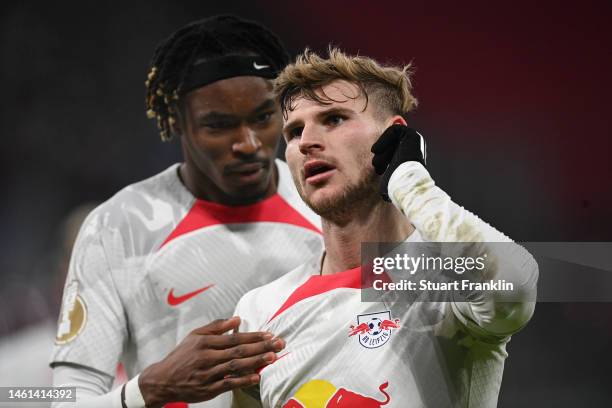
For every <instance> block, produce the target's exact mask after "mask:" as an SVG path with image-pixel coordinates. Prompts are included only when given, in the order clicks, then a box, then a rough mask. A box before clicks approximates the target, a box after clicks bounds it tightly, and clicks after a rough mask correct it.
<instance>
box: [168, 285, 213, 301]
mask: <svg viewBox="0 0 612 408" xmlns="http://www.w3.org/2000/svg"><path fill="white" fill-rule="evenodd" d="M213 286H215V285H214V284H212V285H208V286H204V287H203V288H200V289H198V290H194V291H193V292H189V293H185V294H184V295H181V296H174V288H172V289H170V292H168V304H169V305H170V306H178V305H180V304H181V303H183V302H186V301H188V300H189V299H191V298H192V297H194V296H197V295H199V294H200V293H202V292H204V291H205V290H207V289H210V288H212V287H213Z"/></svg>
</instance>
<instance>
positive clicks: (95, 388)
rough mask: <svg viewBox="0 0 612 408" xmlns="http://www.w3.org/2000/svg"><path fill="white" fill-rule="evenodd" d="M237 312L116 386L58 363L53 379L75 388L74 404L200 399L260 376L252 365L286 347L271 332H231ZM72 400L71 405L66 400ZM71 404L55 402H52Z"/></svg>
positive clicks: (88, 407) (111, 406)
mask: <svg viewBox="0 0 612 408" xmlns="http://www.w3.org/2000/svg"><path fill="white" fill-rule="evenodd" d="M239 325H240V319H239V318H231V319H227V320H217V321H214V322H212V323H210V324H208V325H206V326H202V327H200V328H198V329H196V330H194V331H193V332H191V333H190V334H189V335H188V336H187V337H186V338H185V339H184V340H183V342H181V344H179V345H178V346H177V348H176V349H174V350H173V351H172V352H171V353H170V354H169V355H168V356H167V357H166V358H164V359H163V360H161V361H160V362H158V363H155V364H152V365H151V366H149V367H147V368H146V369H144V370H143V372H142V373H141V374H139V375H138V376H136V377H134V378H132V379H131V380H130V381H128V382H127V384H125V385H124V386H123V387H121V388H120V389H115V390H113V391H110V392H108V390H109V389H110V385H111V383H112V380H113V378H112V377H110V376H108V375H107V374H104V373H101V372H99V371H97V370H94V369H91V368H89V367H84V366H79V365H73V364H70V365H68V364H60V365H56V366H55V368H54V376H53V378H54V385H55V386H57V387H60V386H61V387H76V388H77V403H76V407H77V408H103V407H106V408H115V407H116V408H122V407H124V405H123V404H125V406H127V407H128V408H136V407H138V408H143V407H145V406H146V407H147V408H152V407H161V406H163V405H165V404H167V403H169V402H177V401H183V402H201V401H207V400H210V399H213V398H215V397H216V396H218V395H219V394H222V393H224V392H227V391H231V390H233V389H236V388H241V387H247V386H250V385H253V384H257V383H258V382H259V375H258V374H256V370H257V369H259V368H261V367H263V366H265V365H266V364H269V363H270V362H271V361H273V360H274V358H275V354H274V353H275V352H278V351H280V350H281V349H282V348H283V347H284V343H283V342H282V340H280V341H279V340H277V339H273V338H272V335H271V334H270V333H265V332H254V333H234V334H225V333H227V332H229V331H231V330H235V329H237V328H238V326H239ZM66 404H70V405H66ZM68 406H71V407H74V405H72V403H63V404H62V403H58V404H56V405H54V408H64V407H66V408H67V407H68Z"/></svg>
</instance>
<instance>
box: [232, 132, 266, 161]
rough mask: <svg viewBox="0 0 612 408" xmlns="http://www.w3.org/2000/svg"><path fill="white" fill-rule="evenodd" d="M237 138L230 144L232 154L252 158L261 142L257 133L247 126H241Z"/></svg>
mask: <svg viewBox="0 0 612 408" xmlns="http://www.w3.org/2000/svg"><path fill="white" fill-rule="evenodd" d="M238 133H239V135H238V138H237V139H236V140H235V141H234V143H233V144H232V153H235V154H239V155H244V156H252V155H254V154H255V153H257V151H258V150H259V149H260V148H261V141H260V140H259V138H257V133H256V132H255V131H254V130H253V129H251V128H250V127H248V126H241V127H240V129H239V130H238Z"/></svg>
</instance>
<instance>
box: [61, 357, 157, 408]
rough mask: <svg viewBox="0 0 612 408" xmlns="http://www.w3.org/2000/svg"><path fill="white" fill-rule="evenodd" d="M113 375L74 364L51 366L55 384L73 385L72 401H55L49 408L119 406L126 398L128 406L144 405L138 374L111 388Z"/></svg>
mask: <svg viewBox="0 0 612 408" xmlns="http://www.w3.org/2000/svg"><path fill="white" fill-rule="evenodd" d="M112 380H113V379H112V377H110V376H108V375H106V374H102V373H100V372H97V371H94V370H90V369H88V368H86V367H82V366H75V365H58V366H56V367H55V368H54V369H53V385H54V386H55V387H75V388H76V403H75V402H57V403H54V404H53V405H52V408H122V407H123V405H122V403H121V401H122V399H123V398H124V399H125V403H126V406H127V407H129V408H144V407H145V405H144V400H143V399H142V396H141V394H140V390H139V388H138V376H136V377H134V378H133V379H131V380H130V381H128V382H127V384H125V391H124V393H123V395H122V387H119V388H116V389H115V390H112V391H109V390H110V385H111V383H112Z"/></svg>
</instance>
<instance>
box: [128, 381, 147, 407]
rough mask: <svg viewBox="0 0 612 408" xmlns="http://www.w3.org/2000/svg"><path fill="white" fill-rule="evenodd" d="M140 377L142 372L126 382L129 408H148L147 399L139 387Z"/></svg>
mask: <svg viewBox="0 0 612 408" xmlns="http://www.w3.org/2000/svg"><path fill="white" fill-rule="evenodd" d="M138 377H140V374H139V375H137V376H136V377H134V378H132V379H131V380H130V381H128V382H127V383H126V384H125V405H126V406H127V407H128V408H146V405H145V400H144V398H143V396H142V393H141V392H140V387H138Z"/></svg>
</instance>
